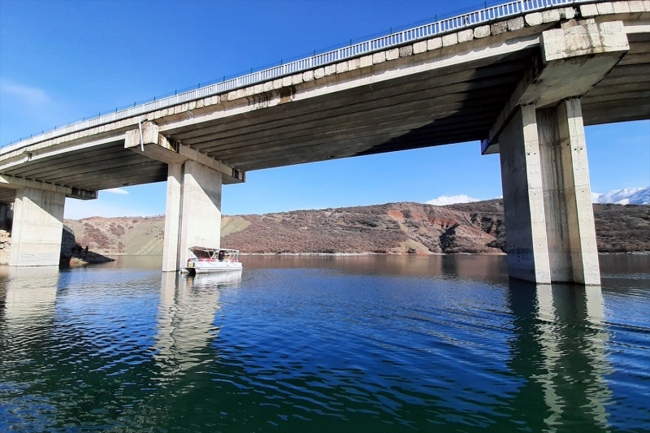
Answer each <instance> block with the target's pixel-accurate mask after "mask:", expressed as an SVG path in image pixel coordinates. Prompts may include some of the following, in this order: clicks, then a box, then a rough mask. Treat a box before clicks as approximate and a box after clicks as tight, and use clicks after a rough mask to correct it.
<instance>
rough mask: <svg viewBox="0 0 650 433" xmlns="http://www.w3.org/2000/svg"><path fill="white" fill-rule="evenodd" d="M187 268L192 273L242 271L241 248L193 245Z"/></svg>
mask: <svg viewBox="0 0 650 433" xmlns="http://www.w3.org/2000/svg"><path fill="white" fill-rule="evenodd" d="M189 250H190V258H189V259H188V260H187V266H186V267H185V270H186V271H187V272H188V273H189V274H191V275H195V274H206V273H212V272H230V271H241V270H242V264H241V262H240V261H239V250H233V249H230V248H207V247H191V248H190V249H189Z"/></svg>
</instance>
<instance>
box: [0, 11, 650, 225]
mask: <svg viewBox="0 0 650 433" xmlns="http://www.w3.org/2000/svg"><path fill="white" fill-rule="evenodd" d="M495 3H498V2H494V1H489V2H488V4H495ZM484 4H485V3H484V2H482V1H475V0H455V1H442V0H438V1H435V0H429V1H417V0H403V1H396V0H391V1H385V0H365V1H361V0H357V1H355V0H323V1H321V0H304V1H301V0H286V1H275V0H267V1H265V0H257V1H209V0H199V1H193V0H188V1H181V0H176V1H165V0H160V1H147V0H133V1H127V0H114V1H103V0H93V1H74V0H64V1H60V0H47V1H39V0H0V145H6V144H8V143H10V142H12V141H15V140H17V139H20V138H23V137H26V136H29V135H30V134H35V133H39V132H40V131H42V130H44V129H45V130H46V129H50V128H52V127H54V126H59V125H63V124H66V123H68V122H71V121H76V120H80V119H82V118H84V117H92V116H96V115H97V114H98V113H100V112H107V111H110V110H114V109H115V108H117V107H120V108H122V107H125V106H128V105H132V104H133V103H134V102H144V101H146V100H150V99H151V98H152V97H154V96H158V97H160V96H164V95H166V94H169V93H173V92H174V91H175V90H178V91H180V90H185V89H188V88H192V87H195V86H197V85H198V84H199V83H203V84H208V83H210V82H213V81H217V80H220V79H221V78H222V77H223V76H227V77H229V76H236V75H241V74H244V73H247V72H250V70H251V68H253V69H263V68H265V67H268V66H272V65H276V64H278V63H279V62H280V60H283V61H287V60H293V59H296V58H300V57H306V56H308V55H310V54H311V53H313V51H314V50H316V51H317V52H319V51H326V50H328V49H331V48H336V47H337V46H341V45H345V44H348V43H349V42H350V41H353V42H357V41H361V40H364V39H369V38H372V37H375V36H379V35H382V34H386V33H389V32H390V31H391V29H392V30H398V29H403V28H407V27H412V26H415V25H419V24H423V23H426V22H429V21H433V20H435V19H436V17H438V18H444V17H448V16H452V15H456V14H459V13H463V12H467V11H471V10H475V9H480V8H481V7H483V5H484ZM586 134H587V144H588V154H589V164H590V174H591V181H592V190H593V191H594V192H600V193H604V192H607V191H610V190H613V189H621V188H626V187H645V186H648V185H650V121H642V122H631V123H625V124H616V125H604V126H595V127H588V128H587V129H586ZM459 194H466V195H469V196H471V197H475V198H478V199H488V198H494V197H498V196H500V195H501V177H500V172H499V160H498V155H489V156H481V155H480V145H479V143H477V142H473V143H461V144H455V145H449V146H440V147H435V148H428V149H422V150H414V151H406V152H396V153H390V154H384V155H376V156H365V157H357V158H351V159H344V160H335V161H327V162H321V163H315V164H306V165H300V166H291V167H283V168H277V169H271V170H262V171H256V172H250V173H248V181H247V183H246V184H240V185H227V186H224V189H223V206H222V211H223V213H225V214H231V215H232V214H248V213H266V212H277V211H286V210H293V209H313V208H326V207H341V206H352V205H362V204H363V205H365V204H377V203H387V202H393V201H418V202H426V201H428V200H431V199H434V198H437V197H439V196H452V195H459ZM164 212H165V184H164V183H159V184H152V185H141V186H135V187H129V188H125V189H123V190H117V191H115V192H107V191H102V192H100V198H99V199H98V200H93V201H87V202H81V201H78V200H72V199H68V200H67V202H66V213H65V215H66V217H68V218H82V217H87V216H94V215H100V216H120V215H156V214H163V213H164Z"/></svg>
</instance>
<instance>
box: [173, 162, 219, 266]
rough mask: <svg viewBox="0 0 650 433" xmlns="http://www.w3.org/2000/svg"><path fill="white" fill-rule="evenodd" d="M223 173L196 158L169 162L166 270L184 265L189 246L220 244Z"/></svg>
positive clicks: (217, 245) (216, 245)
mask: <svg viewBox="0 0 650 433" xmlns="http://www.w3.org/2000/svg"><path fill="white" fill-rule="evenodd" d="M221 189H222V174H221V173H220V172H218V171H215V170H212V169H210V168H209V167H206V166H205V165H202V164H200V163H198V162H196V161H191V160H188V161H185V162H184V163H183V164H169V168H168V177H167V213H166V216H165V239H164V250H163V271H164V272H167V271H176V270H179V269H181V268H182V267H183V266H185V263H186V262H187V259H188V248H189V247H192V246H205V247H213V248H218V247H219V246H220V245H221Z"/></svg>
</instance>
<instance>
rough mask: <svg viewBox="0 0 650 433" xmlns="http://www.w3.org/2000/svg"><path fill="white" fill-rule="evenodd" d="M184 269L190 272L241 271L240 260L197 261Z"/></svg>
mask: <svg viewBox="0 0 650 433" xmlns="http://www.w3.org/2000/svg"><path fill="white" fill-rule="evenodd" d="M185 270H186V271H187V272H188V273H190V274H210V273H215V272H232V271H241V270H242V264H241V262H198V263H195V264H194V266H188V267H186V268H185Z"/></svg>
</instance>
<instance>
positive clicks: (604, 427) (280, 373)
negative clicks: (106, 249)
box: [0, 255, 650, 432]
mask: <svg viewBox="0 0 650 433" xmlns="http://www.w3.org/2000/svg"><path fill="white" fill-rule="evenodd" d="M242 261H243V262H244V267H245V269H244V271H243V273H240V274H235V275H225V276H217V275H198V276H196V277H188V276H182V275H176V274H169V273H167V274H163V273H161V272H160V271H159V269H160V258H158V257H154V258H142V257H121V258H120V260H118V261H117V262H115V263H111V264H107V265H102V266H96V267H87V268H81V269H72V270H68V271H63V272H57V271H52V270H43V269H8V268H3V269H2V271H0V272H2V274H1V275H0V431H21V432H43V431H47V432H90V431H110V432H123V431H124V432H126V431H143V432H144V431H147V432H149V431H152V432H203V431H204V432H332V431H338V432H402V431H403V432H413V431H426V432H478V431H500V432H501V431H503V432H515V431H521V432H539V431H548V432H563V431H566V432H582V431H584V432H605V431H613V432H614V431H626V432H641V431H649V426H650V284H649V283H650V257H648V256H625V255H620V256H603V257H602V258H601V268H602V271H603V285H602V289H600V288H586V289H585V288H583V287H579V286H572V285H553V286H545V285H538V286H536V285H534V284H527V283H522V282H516V281H514V280H508V278H507V274H506V263H505V258H504V257H499V256H436V257H392V256H363V257H275V256H270V257H249V256H248V257H247V256H245V257H243V258H242Z"/></svg>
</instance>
